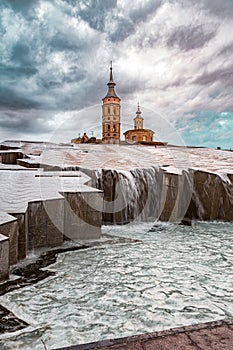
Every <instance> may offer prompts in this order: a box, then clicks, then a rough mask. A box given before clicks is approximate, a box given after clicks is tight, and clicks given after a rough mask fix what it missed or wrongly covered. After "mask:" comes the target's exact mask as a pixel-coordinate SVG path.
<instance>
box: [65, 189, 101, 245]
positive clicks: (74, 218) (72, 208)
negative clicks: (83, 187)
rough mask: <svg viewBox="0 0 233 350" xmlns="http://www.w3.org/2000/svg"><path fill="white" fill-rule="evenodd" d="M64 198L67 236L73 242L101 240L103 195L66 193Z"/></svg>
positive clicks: (96, 193) (95, 193) (98, 193)
mask: <svg viewBox="0 0 233 350" xmlns="http://www.w3.org/2000/svg"><path fill="white" fill-rule="evenodd" d="M64 197H65V223H64V224H65V226H64V234H65V236H67V237H69V238H70V239H73V240H79V239H96V238H99V237H100V235H101V225H102V205H103V194H102V193H100V192H82V193H65V194H64ZM99 209H101V210H99Z"/></svg>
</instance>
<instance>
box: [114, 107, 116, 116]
mask: <svg viewBox="0 0 233 350" xmlns="http://www.w3.org/2000/svg"><path fill="white" fill-rule="evenodd" d="M114 115H116V107H115V108H114Z"/></svg>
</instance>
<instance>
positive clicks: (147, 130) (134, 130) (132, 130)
mask: <svg viewBox="0 0 233 350" xmlns="http://www.w3.org/2000/svg"><path fill="white" fill-rule="evenodd" d="M142 131H143V132H152V133H153V134H154V133H155V132H154V131H153V130H151V129H130V130H126V131H125V132H124V135H125V134H127V133H128V132H134V133H135V132H136V133H137V132H142Z"/></svg>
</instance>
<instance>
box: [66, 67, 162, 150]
mask: <svg viewBox="0 0 233 350" xmlns="http://www.w3.org/2000/svg"><path fill="white" fill-rule="evenodd" d="M107 86H108V90H107V94H106V95H105V97H104V98H103V99H102V102H103V103H102V139H97V138H96V137H94V136H93V135H92V137H88V136H87V134H86V133H84V134H83V136H82V137H80V136H79V137H78V138H75V139H73V140H71V142H72V143H95V144H99V143H105V144H120V143H122V144H125V143H129V144H134V143H141V144H144V145H158V144H159V145H160V144H165V143H162V142H154V141H153V137H154V131H152V130H150V129H144V127H143V121H144V119H143V117H142V112H141V110H140V106H139V104H138V109H137V112H136V117H135V118H134V128H133V129H131V130H127V131H125V132H124V136H125V141H121V139H120V136H121V134H120V133H121V104H120V101H121V99H120V97H119V96H117V94H116V91H115V86H116V84H115V82H114V80H113V72H112V63H111V66H110V76H109V82H108V83H107Z"/></svg>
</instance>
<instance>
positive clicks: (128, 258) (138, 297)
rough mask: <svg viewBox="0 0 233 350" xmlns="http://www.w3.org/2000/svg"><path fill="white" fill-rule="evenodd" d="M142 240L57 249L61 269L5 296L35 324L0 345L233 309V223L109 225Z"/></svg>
mask: <svg viewBox="0 0 233 350" xmlns="http://www.w3.org/2000/svg"><path fill="white" fill-rule="evenodd" d="M103 231H104V232H105V233H108V234H112V235H117V236H124V237H130V238H137V239H139V240H141V241H140V242H136V243H135V242H134V243H133V242H132V243H125V244H112V245H110V244H109V245H108V244H106V245H103V246H101V247H93V248H90V249H87V250H83V251H76V252H67V253H63V254H60V255H59V256H58V259H57V262H56V263H55V264H54V265H51V266H50V267H49V269H50V270H52V271H55V272H56V275H55V276H51V277H49V278H47V279H45V280H43V281H41V282H39V283H37V284H35V285H33V286H28V287H24V288H22V289H18V290H15V291H13V292H10V293H8V294H6V295H4V296H2V297H1V298H0V303H1V304H2V305H3V306H5V307H7V308H8V309H10V310H11V311H13V312H14V313H15V314H16V315H17V316H18V317H20V318H21V319H23V320H25V321H27V322H28V323H29V324H30V327H27V328H25V329H24V330H21V331H18V332H15V333H8V334H4V335H1V337H0V349H1V350H12V349H23V350H29V349H30V350H31V349H34V350H43V349H44V347H43V344H42V342H41V338H42V339H43V340H44V342H45V344H46V346H47V347H48V349H55V348H59V347H62V346H68V345H74V344H81V343H86V342H92V341H98V340H102V339H107V338H116V337H123V336H127V335H133V334H139V333H144V332H152V331H157V330H162V329H167V328H171V327H176V326H181V325H189V324H194V323H199V322H206V321H211V320H218V319H224V318H229V317H233V248H232V241H233V224H230V223H204V222H202V223H200V222H197V223H195V224H194V225H193V226H192V227H185V226H177V225H173V224H161V223H157V224H156V225H155V226H154V227H153V228H151V225H150V224H148V223H147V224H135V223H134V224H133V225H126V226H112V227H111V226H106V227H104V230H103Z"/></svg>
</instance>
